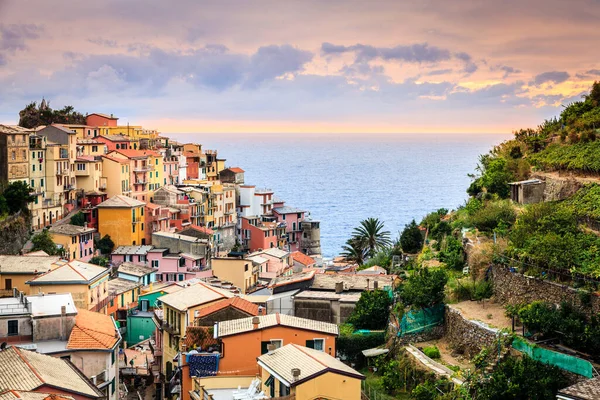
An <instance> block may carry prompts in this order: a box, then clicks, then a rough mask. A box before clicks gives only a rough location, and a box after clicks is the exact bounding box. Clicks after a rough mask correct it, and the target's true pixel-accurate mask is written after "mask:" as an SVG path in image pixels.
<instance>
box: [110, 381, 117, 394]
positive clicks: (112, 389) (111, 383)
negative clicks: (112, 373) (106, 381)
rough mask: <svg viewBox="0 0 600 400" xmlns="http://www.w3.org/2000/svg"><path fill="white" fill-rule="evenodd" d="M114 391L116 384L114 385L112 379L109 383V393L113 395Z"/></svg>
mask: <svg viewBox="0 0 600 400" xmlns="http://www.w3.org/2000/svg"><path fill="white" fill-rule="evenodd" d="M115 390H116V384H115V378H113V380H112V381H110V393H111V394H115Z"/></svg>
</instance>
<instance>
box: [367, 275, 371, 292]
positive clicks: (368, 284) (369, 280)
mask: <svg viewBox="0 0 600 400" xmlns="http://www.w3.org/2000/svg"><path fill="white" fill-rule="evenodd" d="M369 281H370V279H369V278H367V290H369V287H370V286H369Z"/></svg>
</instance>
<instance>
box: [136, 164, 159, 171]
mask: <svg viewBox="0 0 600 400" xmlns="http://www.w3.org/2000/svg"><path fill="white" fill-rule="evenodd" d="M148 171H154V165H144V166H141V167H134V168H133V172H148Z"/></svg>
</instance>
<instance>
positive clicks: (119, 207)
mask: <svg viewBox="0 0 600 400" xmlns="http://www.w3.org/2000/svg"><path fill="white" fill-rule="evenodd" d="M97 208H98V231H99V232H100V236H102V237H104V235H109V236H110V238H111V239H112V241H113V242H114V243H115V246H135V245H138V244H141V245H144V244H146V235H145V233H146V232H145V230H144V221H145V220H144V208H145V203H144V202H142V201H139V200H135V199H133V198H131V197H127V196H120V195H117V196H113V197H111V198H109V199H108V200H106V201H104V202H102V203H100V204H98V206H97Z"/></svg>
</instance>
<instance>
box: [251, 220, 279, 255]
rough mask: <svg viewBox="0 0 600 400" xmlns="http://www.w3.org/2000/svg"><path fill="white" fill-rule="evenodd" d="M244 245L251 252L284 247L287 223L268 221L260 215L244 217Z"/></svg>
mask: <svg viewBox="0 0 600 400" xmlns="http://www.w3.org/2000/svg"><path fill="white" fill-rule="evenodd" d="M241 220H242V231H241V233H242V235H241V236H242V245H243V246H244V248H246V249H248V251H250V252H254V251H259V250H264V249H270V248H274V247H280V248H283V247H285V245H286V239H285V225H283V224H278V223H277V222H266V221H263V220H262V219H261V218H260V217H256V216H253V217H242V218H241Z"/></svg>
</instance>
